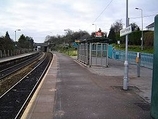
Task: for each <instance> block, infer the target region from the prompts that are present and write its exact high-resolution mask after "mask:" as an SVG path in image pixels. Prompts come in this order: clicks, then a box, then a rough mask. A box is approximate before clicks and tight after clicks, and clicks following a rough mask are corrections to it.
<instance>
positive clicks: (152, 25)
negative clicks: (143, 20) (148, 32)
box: [146, 22, 154, 28]
mask: <svg viewBox="0 0 158 119" xmlns="http://www.w3.org/2000/svg"><path fill="white" fill-rule="evenodd" d="M153 27H154V22H153V23H151V24H149V25H148V26H146V28H153Z"/></svg>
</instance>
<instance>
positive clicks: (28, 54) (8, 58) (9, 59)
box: [0, 51, 37, 63]
mask: <svg viewBox="0 0 158 119" xmlns="http://www.w3.org/2000/svg"><path fill="white" fill-rule="evenodd" d="M36 53H37V51H35V52H30V53H24V54H20V55H15V56H10V57H4V58H0V63H3V62H7V61H11V60H15V59H18V58H23V57H26V56H30V55H33V54H36Z"/></svg>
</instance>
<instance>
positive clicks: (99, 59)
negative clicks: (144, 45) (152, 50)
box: [78, 43, 153, 69]
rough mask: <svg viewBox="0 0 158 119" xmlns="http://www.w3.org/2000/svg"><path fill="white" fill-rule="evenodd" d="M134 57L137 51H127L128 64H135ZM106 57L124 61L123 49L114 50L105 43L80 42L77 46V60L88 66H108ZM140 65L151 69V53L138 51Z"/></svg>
mask: <svg viewBox="0 0 158 119" xmlns="http://www.w3.org/2000/svg"><path fill="white" fill-rule="evenodd" d="M107 56H108V57H107ZM136 57H137V52H131V51H128V62H129V63H130V64H137V63H136ZM108 58H111V59H116V60H120V61H124V60H125V51H122V50H116V49H114V48H113V47H112V45H108V44H107V43H89V44H88V43H81V44H79V46H78V60H79V61H81V62H83V63H85V64H87V65H89V66H91V65H97V66H105V67H108ZM140 66H144V67H147V68H150V69H153V54H148V53H140Z"/></svg>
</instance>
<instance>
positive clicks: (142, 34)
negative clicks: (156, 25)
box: [135, 8, 143, 50]
mask: <svg viewBox="0 0 158 119" xmlns="http://www.w3.org/2000/svg"><path fill="white" fill-rule="evenodd" d="M135 9H137V10H140V11H141V22H142V37H141V50H143V10H142V9H140V8H135Z"/></svg>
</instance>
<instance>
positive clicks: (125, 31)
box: [120, 26, 132, 37]
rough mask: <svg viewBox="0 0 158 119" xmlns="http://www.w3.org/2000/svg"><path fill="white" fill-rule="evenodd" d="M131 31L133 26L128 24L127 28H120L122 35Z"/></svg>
mask: <svg viewBox="0 0 158 119" xmlns="http://www.w3.org/2000/svg"><path fill="white" fill-rule="evenodd" d="M131 32H132V27H131V26H128V27H126V28H125V29H122V30H120V37H121V36H124V35H127V34H130V33H131Z"/></svg>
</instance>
